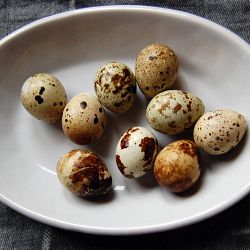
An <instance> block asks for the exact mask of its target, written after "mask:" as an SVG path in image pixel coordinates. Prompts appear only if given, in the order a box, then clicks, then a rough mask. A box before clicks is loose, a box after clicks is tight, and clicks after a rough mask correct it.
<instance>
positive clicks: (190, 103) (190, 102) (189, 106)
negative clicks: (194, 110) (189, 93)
mask: <svg viewBox="0 0 250 250" xmlns="http://www.w3.org/2000/svg"><path fill="white" fill-rule="evenodd" d="M191 105H192V101H189V102H188V104H187V108H188V111H189V112H191Z"/></svg>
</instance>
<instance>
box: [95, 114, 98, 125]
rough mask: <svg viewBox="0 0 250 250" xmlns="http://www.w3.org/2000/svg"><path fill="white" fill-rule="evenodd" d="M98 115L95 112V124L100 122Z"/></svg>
mask: <svg viewBox="0 0 250 250" xmlns="http://www.w3.org/2000/svg"><path fill="white" fill-rule="evenodd" d="M98 121H99V120H98V117H97V115H96V114H95V118H94V124H97V123H98Z"/></svg>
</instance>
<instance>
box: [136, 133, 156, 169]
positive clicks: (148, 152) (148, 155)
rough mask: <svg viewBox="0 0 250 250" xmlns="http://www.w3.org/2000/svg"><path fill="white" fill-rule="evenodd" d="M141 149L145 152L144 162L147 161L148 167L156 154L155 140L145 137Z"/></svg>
mask: <svg viewBox="0 0 250 250" xmlns="http://www.w3.org/2000/svg"><path fill="white" fill-rule="evenodd" d="M139 146H140V147H141V151H142V152H144V157H143V160H144V161H146V165H148V164H149V163H150V162H151V161H152V159H153V156H154V152H155V147H156V144H155V139H154V138H150V137H145V138H143V139H142V140H141V143H140V144H139Z"/></svg>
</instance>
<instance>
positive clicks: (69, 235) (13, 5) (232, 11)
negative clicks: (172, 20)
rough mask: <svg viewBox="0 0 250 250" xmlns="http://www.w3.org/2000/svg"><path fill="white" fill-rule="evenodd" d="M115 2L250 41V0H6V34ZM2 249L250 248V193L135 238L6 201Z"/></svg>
mask: <svg viewBox="0 0 250 250" xmlns="http://www.w3.org/2000/svg"><path fill="white" fill-rule="evenodd" d="M112 4H139V5H150V6H159V7H165V8H172V9H177V10H183V11H187V12H189V13H194V14H197V15H199V16H203V17H206V18H208V19H209V20H212V21H214V22H216V23H218V24H221V25H222V26H224V27H226V28H228V29H229V30H231V31H233V32H235V33H236V34H238V35H239V36H240V37H242V38H243V39H244V40H246V41H247V42H248V43H250V1H249V0H190V1H188V0H155V1H149V0H120V1H116V0H103V1H101V0H92V1H91V0H87V1H77V0H70V1H66V0H57V1H51V0H36V1H31V0H21V1H14V0H0V38H2V37H4V36H6V35H7V34H9V33H11V32H12V31H14V30H16V29H18V28H20V27H22V26H23V25H25V24H27V23H30V22H32V21H34V20H37V19H39V18H42V17H45V16H49V15H52V14H55V13H59V12H62V11H67V10H71V9H76V8H83V7H91V6H98V5H112ZM0 77H1V76H0ZM0 249H250V196H247V197H246V198H244V199H243V200H242V201H240V202H239V203H238V204H236V205H234V206H233V207H232V208H230V209H228V210H226V211H225V212H223V213H221V214H219V215H217V216H215V217H213V218H211V219H208V220H206V221H203V222H200V223H197V224H195V225H192V226H188V227H185V228H182V229H177V230H173V231H169V232H162V233H156V234H149V235H142V236H129V237H108V236H95V235H88V234H82V233H76V232H69V231H65V230H61V229H57V228H54V227H51V226H47V225H44V224H41V223H39V222H36V221H34V220H31V219H29V218H27V217H25V216H23V215H21V214H19V213H17V212H15V211H13V210H12V209H10V208H8V207H7V206H5V205H4V204H2V203H0Z"/></svg>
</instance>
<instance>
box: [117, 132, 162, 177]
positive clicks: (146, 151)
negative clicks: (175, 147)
mask: <svg viewBox="0 0 250 250" xmlns="http://www.w3.org/2000/svg"><path fill="white" fill-rule="evenodd" d="M157 152H158V142H157V139H156V138H155V136H154V135H153V134H152V133H151V132H150V131H149V130H148V129H146V128H143V127H133V128H130V129H128V130H127V131H126V132H125V133H124V134H123V135H122V137H121V138H120V140H119V142H118V144H117V147H116V164H117V166H118V169H119V170H120V172H121V173H122V174H123V175H124V176H125V177H127V178H139V177H141V176H143V175H145V174H146V173H147V172H148V170H150V169H151V168H152V167H153V163H154V159H155V157H156V155H157Z"/></svg>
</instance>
